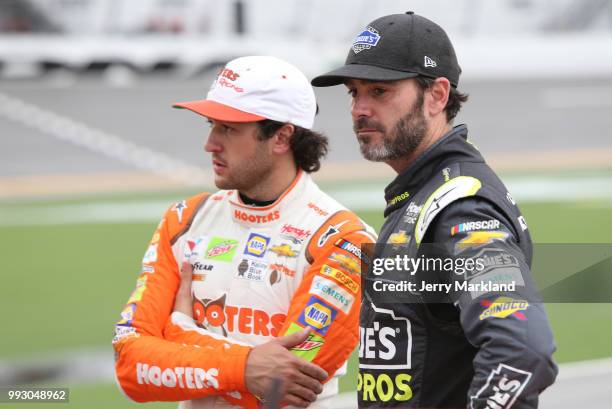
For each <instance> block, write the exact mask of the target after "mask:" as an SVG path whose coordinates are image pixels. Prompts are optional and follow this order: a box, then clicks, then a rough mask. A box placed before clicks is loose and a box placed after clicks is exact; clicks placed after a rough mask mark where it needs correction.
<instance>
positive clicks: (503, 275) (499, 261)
mask: <svg viewBox="0 0 612 409" xmlns="http://www.w3.org/2000/svg"><path fill="white" fill-rule="evenodd" d="M472 258H473V259H474V260H478V259H480V260H481V261H482V264H483V265H484V269H483V270H482V271H478V270H470V271H466V272H465V277H464V278H465V280H467V281H469V282H470V283H471V284H480V283H492V284H511V283H514V284H515V285H517V286H521V287H524V286H525V281H524V280H523V274H522V273H521V267H520V264H519V261H518V259H517V258H516V257H515V256H513V255H512V254H509V253H508V252H506V251H505V250H502V249H496V248H491V249H486V248H485V249H482V250H481V251H479V252H478V254H477V255H475V256H474V257H472ZM483 294H485V292H481V291H471V295H472V298H477V297H480V296H481V295H483Z"/></svg>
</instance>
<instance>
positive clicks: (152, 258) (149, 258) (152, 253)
mask: <svg viewBox="0 0 612 409" xmlns="http://www.w3.org/2000/svg"><path fill="white" fill-rule="evenodd" d="M156 261H157V243H156V244H149V247H148V248H147V251H145V254H144V257H143V258H142V264H153V263H155V262H156Z"/></svg>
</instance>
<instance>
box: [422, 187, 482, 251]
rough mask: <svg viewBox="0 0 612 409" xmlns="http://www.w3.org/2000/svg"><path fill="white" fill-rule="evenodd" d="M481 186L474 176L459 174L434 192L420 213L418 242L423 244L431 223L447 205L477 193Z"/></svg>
mask: <svg viewBox="0 0 612 409" xmlns="http://www.w3.org/2000/svg"><path fill="white" fill-rule="evenodd" d="M481 187H482V184H481V183H480V181H479V180H478V179H476V178H474V177H471V176H457V177H456V178H453V179H451V180H449V181H448V182H446V183H444V184H443V185H442V186H440V187H439V188H438V189H437V190H436V191H435V192H433V193H432V194H431V196H429V198H428V199H427V201H426V202H425V204H424V205H423V211H422V212H421V213H420V214H419V218H418V220H417V223H416V225H415V228H414V239H415V240H416V242H417V244H421V240H423V237H424V236H425V232H426V231H427V228H428V227H429V225H430V223H431V222H432V221H433V220H434V219H435V217H436V216H437V215H438V214H439V213H440V212H441V211H442V210H443V209H444V208H445V207H446V206H448V205H449V204H451V203H452V202H454V201H455V200H458V199H461V198H464V197H469V196H473V195H475V194H476V192H478V190H480V188H481Z"/></svg>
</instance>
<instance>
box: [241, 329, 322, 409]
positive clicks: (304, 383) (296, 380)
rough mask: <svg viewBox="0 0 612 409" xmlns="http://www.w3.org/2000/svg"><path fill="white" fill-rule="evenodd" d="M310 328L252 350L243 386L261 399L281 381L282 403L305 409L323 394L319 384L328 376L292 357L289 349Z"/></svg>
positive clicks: (302, 340)
mask: <svg viewBox="0 0 612 409" xmlns="http://www.w3.org/2000/svg"><path fill="white" fill-rule="evenodd" d="M309 332H310V329H308V328H307V329H305V330H304V331H302V332H297V333H295V334H291V335H287V336H284V337H279V338H276V339H275V340H273V341H270V342H267V343H265V344H262V345H259V346H256V347H254V348H253V349H252V350H251V352H250V353H249V356H248V357H247V363H246V372H245V379H246V387H247V389H248V390H249V392H251V393H252V394H254V395H256V396H264V395H265V394H266V392H268V389H269V388H270V387H271V385H272V384H273V380H274V379H280V380H281V381H282V388H281V401H282V402H283V403H284V404H288V405H293V406H298V407H302V408H305V407H307V406H308V405H309V404H310V403H312V402H314V401H315V399H316V398H317V395H318V394H320V393H321V392H322V391H323V385H322V384H321V382H323V381H324V380H326V379H327V377H328V374H327V372H325V371H324V370H323V369H321V368H320V367H319V366H317V365H315V364H312V363H310V362H308V361H305V360H303V359H301V358H298V357H297V356H295V355H293V354H292V353H291V352H290V351H289V349H290V348H292V347H294V346H296V345H299V344H301V343H302V342H304V341H305V340H306V339H307V338H308V334H309Z"/></svg>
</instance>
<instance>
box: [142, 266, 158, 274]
mask: <svg viewBox="0 0 612 409" xmlns="http://www.w3.org/2000/svg"><path fill="white" fill-rule="evenodd" d="M154 272H155V268H154V267H153V266H150V265H148V264H143V265H142V267H141V268H140V273H141V274H153V273H154Z"/></svg>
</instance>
